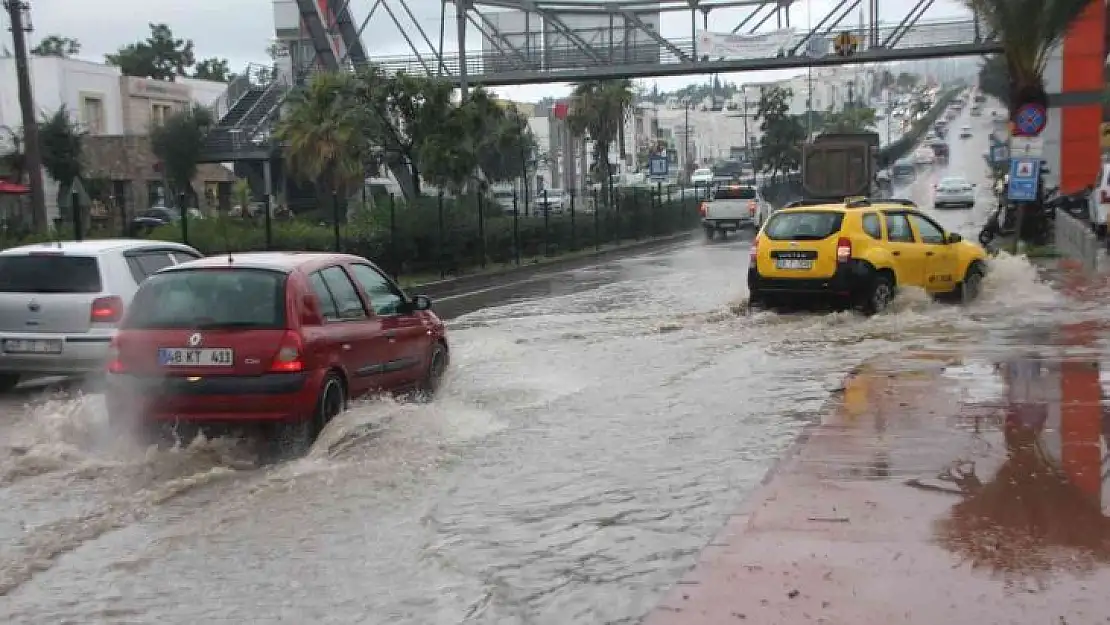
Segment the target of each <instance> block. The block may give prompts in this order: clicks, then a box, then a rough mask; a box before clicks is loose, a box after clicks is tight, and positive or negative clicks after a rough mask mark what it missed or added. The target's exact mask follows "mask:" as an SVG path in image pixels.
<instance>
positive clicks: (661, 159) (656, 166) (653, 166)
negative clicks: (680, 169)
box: [648, 154, 670, 178]
mask: <svg viewBox="0 0 1110 625" xmlns="http://www.w3.org/2000/svg"><path fill="white" fill-rule="evenodd" d="M669 169H670V161H668V160H667V156H666V155H665V154H652V155H651V157H650V158H649V159H648V172H650V173H651V176H652V177H653V178H666V177H667V172H668V170H669Z"/></svg>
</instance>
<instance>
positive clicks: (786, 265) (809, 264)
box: [775, 258, 813, 269]
mask: <svg viewBox="0 0 1110 625" xmlns="http://www.w3.org/2000/svg"><path fill="white" fill-rule="evenodd" d="M775 268H777V269H813V261H812V260H809V259H808V258H776V259H775Z"/></svg>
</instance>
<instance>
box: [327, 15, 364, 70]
mask: <svg viewBox="0 0 1110 625" xmlns="http://www.w3.org/2000/svg"><path fill="white" fill-rule="evenodd" d="M335 27H336V28H337V29H338V30H339V35H340V37H342V38H343V47H344V50H343V57H342V58H343V59H344V60H347V59H349V60H350V61H351V62H352V63H354V64H356V65H361V64H363V63H366V62H367V61H368V60H369V57H367V56H366V48H365V47H364V46H363V45H362V37H361V34H362V31H360V30H358V29H356V28H355V22H354V20H353V19H352V18H351V0H344V2H343V5H342V6H341V7H340V8H339V11H337V12H336V14H335Z"/></svg>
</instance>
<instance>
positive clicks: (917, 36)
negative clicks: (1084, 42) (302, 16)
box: [372, 19, 987, 82]
mask: <svg viewBox="0 0 1110 625" xmlns="http://www.w3.org/2000/svg"><path fill="white" fill-rule="evenodd" d="M841 30H842V29H834V30H833V31H832V32H831V33H829V34H818V35H815V37H816V38H821V39H829V40H831V38H832V37H833V36H835V35H836V34H837V33H838V32H840V31H841ZM848 30H849V31H850V32H856V31H855V30H853V29H848ZM901 31H904V32H903V33H902V35H901V37H899V38H897V40H896V41H894V42H892V43H891V45H890V46H889V47H888V48H886V49H894V50H906V49H915V48H917V49H920V48H933V47H939V46H952V45H960V44H974V43H981V42H983V41H985V40H986V36H987V33H986V30H985V29H980V28H976V23H975V20H973V19H960V20H945V21H936V22H919V23H918V24H915V25H913V26H910V27H909V28H904V27H903V28H902V29H901V30H899V28H898V25H896V24H890V25H883V26H881V27H880V28H879V29H878V34H879V37H878V39H879V42H880V47H881V44H882V43H883V42H884V41H886V40H887V39H888V38H889V37H891V36H892V35H895V34H896V33H898V32H901ZM856 34H858V35H861V37H860V39H861V43H862V45H861V51H866V50H868V49H870V47H869V45H868V43H869V42H868V41H867V37H866V36H862V33H858V32H856ZM808 35H809V32H808V31H807V30H806V29H798V31H797V32H796V33H795V34H794V35H793V37H792V38H791V39H790V40H788V41H787V42H786V44H785V45H781V47H780V44H774V45H769V46H767V47H766V49H762V48H759V47H756V46H750V45H747V46H745V47H746V48H748V49H751V50H753V53H752V54H750V55H747V56H730V57H728V58H729V59H744V58H747V59H753V60H754V59H761V58H774V57H777V56H784V55H789V54H790V53H791V51H792V50H794V49H795V48H798V51H797V52H796V53H795V54H796V55H798V56H800V55H802V54H804V51H805V49H806V47H807V46H806V45H805V44H806V39H808ZM667 41H668V42H669V43H670V44H671V45H672V46H674V48H675V49H676V50H677V51H678V52H680V53H681V55H679V54H676V52H675V51H673V50H671V49H669V48H668V47H666V46H663V45H661V44H659V43H657V42H654V41H651V42H642V41H638V42H637V43H635V44H634V45H625V44H624V43H619V42H618V43H615V44H613V45H593V46H586V50H583V49H582V48H579V47H577V46H574V45H569V44H568V45H560V46H547V47H543V48H542V49H539V50H536V49H533V50H531V51H529V52H528V53H527V54H523V55H517V54H515V53H512V51H511V50H505V54H497V55H490V54H489V53H488V52H483V51H482V50H467V51H466V73H467V75H468V76H474V77H480V76H489V77H492V76H496V75H497V74H499V73H505V72H516V71H521V70H532V71H548V72H551V73H552V74H553V76H552V81H553V82H557V81H558V73H560V72H562V73H566V74H573V73H574V72H575V71H576V70H580V69H581V68H594V67H606V66H612V65H628V64H659V65H678V64H683V63H690V62H691V61H690V59H693V58H695V57H697V58H698V59H699V60H701V61H707V60H708V61H716V60H719V58H720V57H716V58H707V57H705V56H704V55H703V54H702V53H700V52H698V51H697V50H696V47H695V43H696V41H695V40H694V39H691V38H683V39H672V38H667ZM830 48H831V41H830ZM830 52H831V50H830ZM442 61H443V64H444V68H445V69H446V74H447V75H449V76H457V75H458V74H459V73H460V72H459V70H460V67H461V63H460V58H459V55H458V54H451V55H446V54H445V55H444V56H443V59H442ZM372 62H373V63H375V64H377V65H379V66H380V67H382V69H384V70H385V71H387V72H390V73H393V72H405V73H409V74H425V73H426V72H427V70H426V67H428V68H431V69H432V70H433V71H435V70H436V69H437V68H438V62H439V60H438V59H436V58H434V57H433V56H428V57H425V58H424V62H423V63H422V62H421V60H420V59H418V58H417V57H415V56H409V55H404V56H379V57H376V58H374V59H372ZM479 82H480V81H479Z"/></svg>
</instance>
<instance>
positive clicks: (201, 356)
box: [158, 347, 235, 367]
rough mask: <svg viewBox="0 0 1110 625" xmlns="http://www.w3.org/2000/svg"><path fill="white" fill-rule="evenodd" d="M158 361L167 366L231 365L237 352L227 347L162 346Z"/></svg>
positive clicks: (159, 350)
mask: <svg viewBox="0 0 1110 625" xmlns="http://www.w3.org/2000/svg"><path fill="white" fill-rule="evenodd" d="M158 362H159V363H160V364H162V365H163V366H166V367H230V366H231V365H233V364H235V352H234V351H232V350H231V349H228V348H226V347H206V348H196V349H194V348H190V347H161V348H159V349H158Z"/></svg>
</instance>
